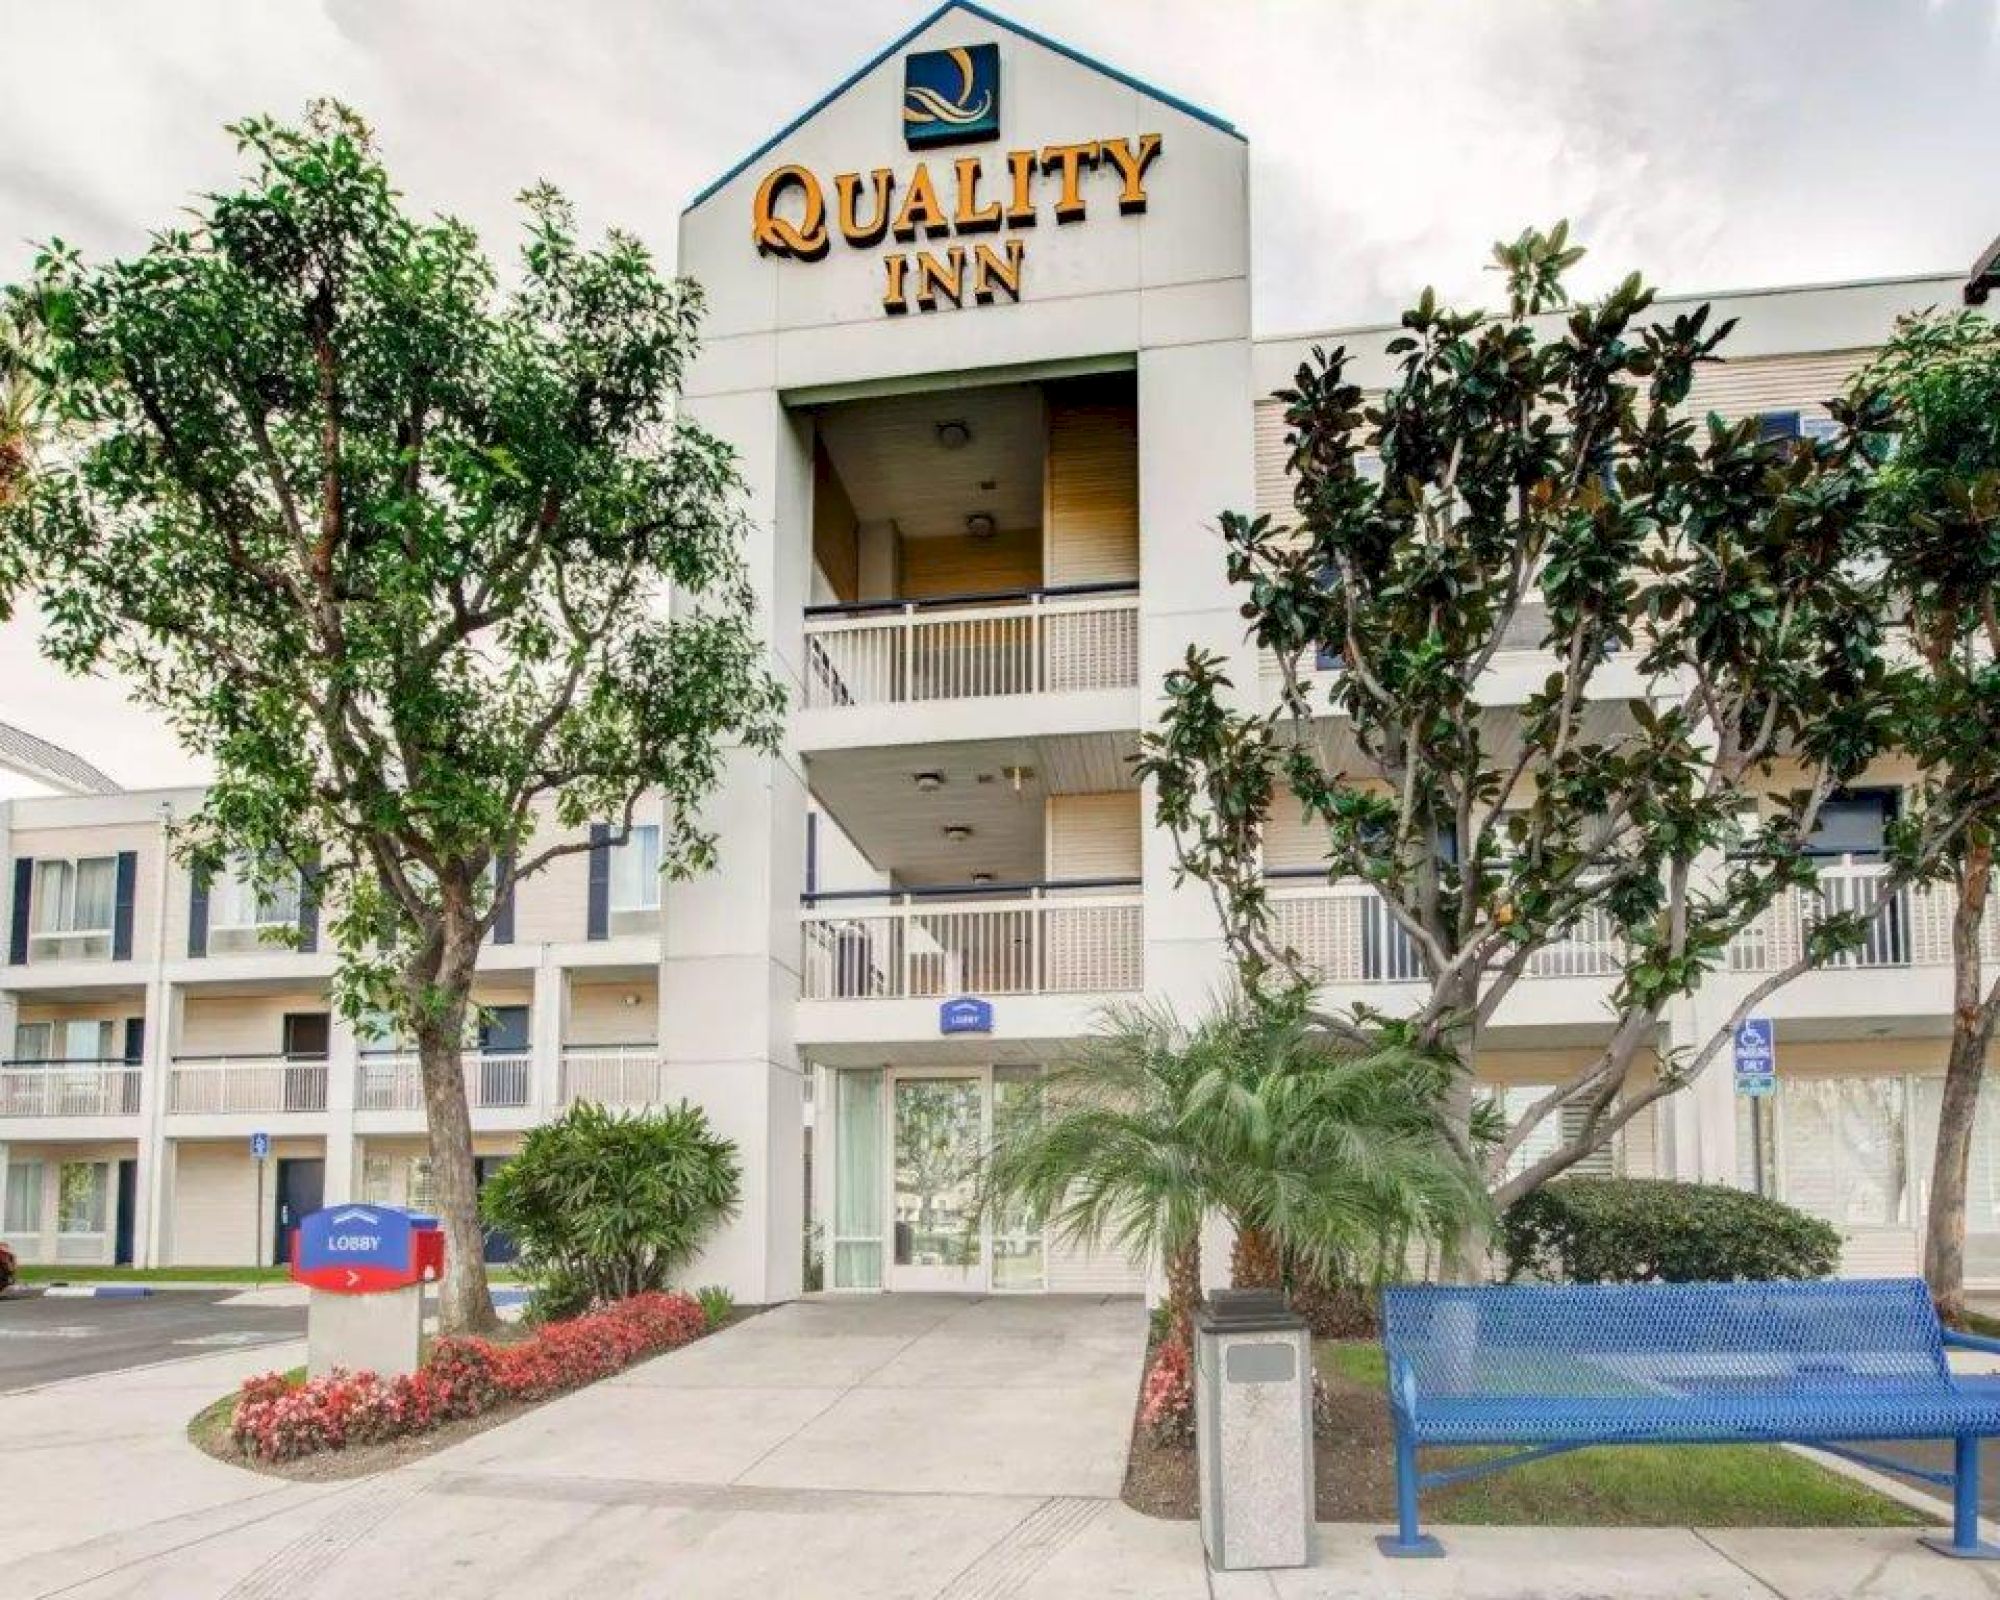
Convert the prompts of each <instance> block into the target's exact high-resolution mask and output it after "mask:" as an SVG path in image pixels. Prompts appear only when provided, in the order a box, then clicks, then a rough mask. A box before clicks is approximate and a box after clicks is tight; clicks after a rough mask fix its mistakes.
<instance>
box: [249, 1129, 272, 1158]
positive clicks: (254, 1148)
mask: <svg viewBox="0 0 2000 1600" xmlns="http://www.w3.org/2000/svg"><path fill="white" fill-rule="evenodd" d="M270 1153H271V1136H270V1135H269V1134H268V1133H253V1134H251V1135H250V1156H251V1159H252V1160H255V1161H262V1160H263V1159H264V1158H265V1157H266V1156H268V1155H269V1154H270Z"/></svg>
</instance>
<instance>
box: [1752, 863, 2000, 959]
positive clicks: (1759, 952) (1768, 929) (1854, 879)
mask: <svg viewBox="0 0 2000 1600" xmlns="http://www.w3.org/2000/svg"><path fill="white" fill-rule="evenodd" d="M1888 875H1889V868H1888V867H1887V865H1885V864H1884V863H1882V862H1879V861H1856V860H1854V859H1853V858H1852V857H1842V858H1841V859H1840V860H1839V861H1837V862H1833V863H1830V864H1829V865H1826V866H1823V867H1821V868H1820V869H1819V873H1818V880H1817V883H1816V884H1815V886H1814V887H1812V888H1810V889H1789V890H1787V891H1786V892H1785V893H1784V894H1782V895H1780V896H1779V898H1778V900H1777V901H1776V902H1775V903H1774V904H1773V905H1772V906H1771V908H1770V909H1769V910H1768V911H1766V912H1765V913H1764V914H1763V915H1762V916H1760V917H1759V918H1757V920H1756V921H1755V922H1753V923H1751V924H1750V926H1749V927H1747V928H1745V929H1744V930H1743V931H1742V932H1741V933H1739V934H1738V935H1737V936H1736V937H1735V938H1734V939H1733V940H1731V941H1730V945H1729V966H1730V969H1731V970H1732V971H1735V972H1775V971H1777V970H1778V969H1779V968H1781V967H1787V966H1790V965H1791V964H1792V963H1793V962H1794V961H1796V960H1798V958H1799V956H1800V954H1801V952H1802V951H1803V950H1804V949H1805V940H1806V935H1807V933H1808V931H1809V930H1810V929H1811V928H1812V925H1813V923H1814V922H1815V921H1817V920H1818V919H1819V918H1820V917H1821V916H1823V915H1825V914H1827V913H1829V912H1836V913H1837V912H1859V913H1862V914H1866V913H1867V912H1868V911H1869V910H1870V909H1872V908H1873V907H1874V905H1875V903H1876V901H1877V899H1878V898H1879V897H1880V896H1881V893H1882V882H1883V880H1884V879H1885V878H1886V877H1887V876H1888ZM1956 900H1957V889H1956V887H1955V886H1954V885H1953V884H1950V883H1927V884H1918V885H1915V886H1913V887H1905V888H1902V889H1899V890H1897V891H1896V892H1895V893H1894V894H1893V895H1892V896H1891V897H1890V901H1889V904H1888V905H1887V906H1885V907H1883V909H1882V911H1881V913H1880V914H1879V915H1878V916H1877V917H1876V918H1875V919H1874V921H1872V922H1871V923H1870V924H1869V925H1868V931H1867V935H1866V937H1865V938H1864V939H1863V940H1862V942H1861V945H1860V947H1859V948H1858V949H1855V950H1848V951H1844V952H1842V953H1841V954H1840V955H1837V956H1835V957H1833V958H1832V959H1831V960H1829V961H1827V962H1825V963H1823V965H1824V966H1825V967H1826V968H1829V969H1832V970H1836V971H1838V970H1854V969H1867V968H1882V967H1948V966H1950V965H1951V919H1952V912H1953V909H1954V906H1955V903H1956ZM1980 946H1981V950H1982V953H1983V954H1984V956H1985V958H1986V959H1987V960H1988V961H1996V960H2000V920H1996V919H1995V918H1993V917H1988V918H1986V920H1985V922H1984V924H1983V925H1982V927H1981V929H1980Z"/></svg>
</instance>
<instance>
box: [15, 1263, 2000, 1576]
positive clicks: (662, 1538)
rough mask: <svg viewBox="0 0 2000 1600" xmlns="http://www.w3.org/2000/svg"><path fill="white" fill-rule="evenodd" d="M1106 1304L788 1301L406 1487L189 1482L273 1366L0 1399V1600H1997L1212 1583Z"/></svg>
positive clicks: (1475, 1540) (1851, 1541)
mask: <svg viewBox="0 0 2000 1600" xmlns="http://www.w3.org/2000/svg"><path fill="white" fill-rule="evenodd" d="M1143 1338H1144V1316H1143V1313H1142V1312H1141V1310H1140V1308H1139V1307H1138V1305H1137V1304H1136V1303H1134V1302H1131V1301H1118V1300H1086V1299H1060V1298H1051V1299H1032V1300H1028V1299H1023V1300H1001V1299H989V1300H972V1299H965V1298H928V1297H926V1298H911V1297H888V1298H882V1299H867V1300H853V1299H848V1300H843V1299H815V1300H807V1301H802V1302H799V1303H797V1304H794V1305H789V1306H785V1307H781V1308H779V1309H778V1310H775V1311H773V1312H770V1313H767V1314H766V1315H764V1316H762V1317H757V1318H754V1319H752V1320H750V1321H748V1322H745V1323H743V1324H741V1325H739V1326H737V1327H735V1328H732V1329H730V1330H728V1331H727V1332H725V1333H722V1334H719V1335H717V1336H715V1337H714V1338H712V1339H708V1340H704V1341H702V1342H701V1343H700V1344H697V1345H695V1346H693V1347H691V1348H689V1349H687V1350H683V1351H679V1352H676V1353H674V1354H671V1355H667V1356H662V1357H659V1358H658V1359H656V1360H654V1361H651V1362H648V1363H645V1364H644V1365H642V1366H640V1367H636V1368H634V1369H633V1370H632V1371H630V1372H627V1373H624V1374H621V1375H620V1376H619V1377H617V1378H613V1379H610V1380H608V1381H607V1382H605V1383H602V1384H598V1385H596V1386H594V1387H593V1388H590V1389H586V1390H582V1391H580V1392H578V1393H576V1394H573V1395H569V1396H566V1397H565V1398H563V1399H561V1400H557V1401H554V1402H552V1403H550V1404H549V1405H546V1406H544V1407H541V1408H540V1409H538V1410H537V1411H535V1412H534V1413H532V1414H531V1415H529V1416H526V1417H523V1418H521V1419H519V1420H517V1421H515V1422H512V1423H509V1424H507V1425H506V1426H504V1427H501V1428H495V1429H492V1430H491V1431H489V1432H487V1433H484V1434H481V1435H478V1436H477V1437H475V1438H473V1439H469V1440H467V1441H466V1442H465V1443H464V1444H461V1445H458V1446H455V1447H454V1448H452V1449H450V1450H447V1451H442V1452H440V1453H439V1454H437V1455H435V1456H433V1457H430V1458H429V1459H428V1460H426V1461H424V1462H422V1463H419V1464H417V1465H415V1466H411V1467H406V1468H403V1469H401V1470H399V1471H396V1472H392V1473H385V1474H383V1475H381V1476H379V1477H376V1478H372V1479H365V1480H360V1481H357V1482H351V1483H345V1484H331V1485H308V1484H288V1483H283V1482H279V1481H277V1480H274V1479H269V1478H262V1477H258V1476H255V1475H253V1474H250V1473H247V1472H241V1471H238V1470H236V1469H233V1468H230V1467H226V1466H223V1465H221V1464H219V1463H216V1462H212V1461H210V1460H208V1459H207V1458H206V1457H203V1456H201V1455H200V1454H199V1453H198V1452H196V1451H195V1450H194V1449H193V1447H192V1446H191V1445H188V1444H187V1443H186V1441H185V1439H184V1438H183V1437H182V1433H181V1430H182V1427H183V1426H184V1424H185V1422H186V1420H187V1418H188V1416H189V1415H190V1414H191V1413H192V1412H193V1411H194V1410H195V1409H197V1407H198V1406H199V1405H201V1404H202V1403H203V1402H205V1401H206V1400H208V1399H211V1398H213V1397H214V1396H215V1395H217V1394H218V1393H221V1392H223V1391H224V1390H226V1389H227V1388H228V1387H230V1385H231V1384H233V1383H234V1382H236V1381H237V1380H238V1379H240V1378H241V1377H242V1376H243V1375H244V1374H245V1373H247V1372H249V1371H254V1370H262V1369H264V1368H267V1367H269V1366H271V1365H274V1364H277V1365H282V1364H284V1363H285V1362H286V1361H289V1360H296V1359H297V1354H296V1347H292V1348H291V1349H276V1348H266V1349H264V1350H259V1351H251V1352H233V1353H231V1354H230V1355H228V1356H218V1357H206V1358H202V1359H200V1360H197V1361H189V1362H183V1363H178V1364H176V1365H174V1366H172V1367H162V1368H154V1369H150V1370H147V1371H139V1372H131V1373H122V1374H116V1375H112V1376H108V1377H100V1378H93V1379H89V1380H82V1381H79V1382H77V1383H72V1384H63V1385H57V1386H53V1387H51V1388H48V1389H44V1390H39V1391H34V1392H31V1393H28V1394H23V1395H16V1396H10V1397H7V1399H6V1400H5V1401H4V1402H0V1412H4V1416H0V1422H4V1426H0V1506H4V1507H5V1508H6V1520H7V1527H8V1543H9V1548H8V1551H7V1555H6V1558H5V1560H4V1562H0V1600H17V1597H18V1600H29V1597H40V1596H50V1595H56V1594H61V1595H64V1596H75V1597H85V1600H110V1597H112V1596H121V1597H127V1596H160V1597H168V1596H171V1597H173V1600H206V1597H211V1596H214V1597H227V1600H278V1597H284V1600H332V1597H343V1596H351V1597H356V1600H395V1597H398V1596H417V1597H422V1600H448V1597H456V1596H461V1595H463V1596H474V1595H484V1594H489V1593H504V1594H507V1595H509V1596H580V1597H588V1600H623V1597H627V1596H630V1597H634V1600H638V1597H645V1600H651V1597H654V1596H671V1597H672V1600H708V1597H711V1596H712V1597H717V1600H721V1597H730V1600H741V1597H747V1600H780V1597H782V1600H815V1597H821V1596H826V1597H833V1596H865V1597H869V1600H875V1597H908V1600H1001V1597H1010V1600H1011V1597H1020V1600H1057V1597H1077V1600H1117V1597H1123V1596H1131V1597H1146V1600H1336V1597H1339V1600H1348V1597H1361V1596H1368V1597H1376V1596H1381V1597H1385V1600H1387V1597H1400V1596H1408V1597H1411V1600H1573V1597H1584V1596H1593V1597H1594V1596H1614V1595H1615V1596H1618V1597H1620V1600H1669V1597H1671V1600H1695V1597H1702V1600H1707V1597H1713V1600H1771V1597H1773V1596H1777V1597H1779V1600H1836V1597H1838V1600H1849V1597H1858V1600H2000V1571H1996V1570H1995V1569H1993V1568H1989V1567H1983V1566H1971V1565H1963V1564H1959V1563H1954V1562H1948V1561H1945V1560H1942V1559H1941V1558H1939V1557H1936V1556H1933V1555H1930V1554H1929V1553H1927V1552H1925V1551H1923V1550H1921V1549H1920V1548H1919V1547H1918V1546H1917V1545H1916V1543H1915V1539H1914V1537H1913V1535H1912V1534H1911V1533H1910V1532H1909V1531H1907V1530H1893V1529H1892V1530H1879V1531H1877V1530H1871V1531H1866V1532H1852V1533H1848V1532H1839V1531H1765V1530H1732V1531H1727V1532H1707V1533H1704V1532H1697V1531H1693V1530H1686V1529H1630V1528H1595V1529H1521V1528H1446V1529H1441V1530H1440V1532H1441V1533H1442V1534H1443V1536H1444V1538H1445V1540H1446V1543H1447V1546H1448V1548H1449V1551H1450V1554H1449V1556H1448V1557H1447V1559H1445V1560H1443V1561H1433V1562H1387V1561H1384V1560H1383V1559H1382V1558H1381V1557H1379V1556H1378V1555H1377V1554H1376V1552H1375V1548H1374V1536H1375V1534H1376V1533H1377V1532H1379V1531H1380V1530H1379V1529H1376V1528H1373V1527H1365V1528H1364V1527H1350V1526H1327V1527H1322V1528H1321V1529H1320V1531H1319V1560H1318V1562H1317V1564H1316V1565H1315V1566H1313V1567H1312V1568H1309V1569H1305V1570H1302V1571H1298V1572H1284V1573H1272V1574H1264V1573H1251V1574H1227V1575H1222V1574H1210V1573H1208V1572H1207V1570H1206V1567H1205V1564H1204V1562H1203V1560H1202V1554H1201V1544H1200V1538H1199V1535H1198V1533H1197V1531H1196V1530H1195V1528H1194V1527H1193V1525H1191V1524H1188V1523H1174V1522H1158V1521H1154V1520H1151V1519H1149V1518H1146V1517H1142V1516H1140V1515H1139V1514H1138V1513H1136V1512H1134V1511H1131V1510H1130V1509H1128V1508H1127V1507H1126V1506H1125V1505H1123V1504H1122V1503H1121V1502H1120V1501H1119V1500H1118V1499H1117V1494H1118V1489H1119V1485H1120V1481H1121V1479H1122V1476H1123V1469H1124V1459H1125V1446H1126V1435H1127V1430H1128V1428H1129V1425H1130V1420H1131V1411H1132V1404H1133V1399H1134V1395H1135V1391H1136V1387H1137V1384H1138V1378H1139V1364H1140V1355H1141V1347H1142V1343H1143Z"/></svg>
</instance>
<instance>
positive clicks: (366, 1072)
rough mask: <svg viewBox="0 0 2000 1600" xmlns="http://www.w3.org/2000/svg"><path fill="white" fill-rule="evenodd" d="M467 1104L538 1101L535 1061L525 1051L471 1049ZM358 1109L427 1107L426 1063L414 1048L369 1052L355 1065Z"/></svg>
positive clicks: (490, 1107) (511, 1105) (494, 1107)
mask: <svg viewBox="0 0 2000 1600" xmlns="http://www.w3.org/2000/svg"><path fill="white" fill-rule="evenodd" d="M463 1068H464V1072H465V1102H466V1104H467V1105H468V1106H469V1107H471V1108H472V1109H473V1110H475V1111H505V1110H519V1109H521V1108H523V1107H526V1106H528V1105H529V1104H531V1103H532V1102H533V1099H534V1087H535V1061H534V1056H533V1054H532V1053H530V1052H529V1051H525V1050H468V1051H466V1052H465V1055H464V1058H463ZM354 1109H355V1110H356V1111H416V1112H420V1111H422V1110H423V1109H424V1073H423V1064H422V1062H421V1061H419V1060H418V1058H417V1056H416V1054H415V1052H413V1051H398V1052H394V1053H387V1054H385V1053H379V1052H368V1053H365V1054H363V1055H362V1057H361V1059H360V1061H359V1062H358V1063H357V1065H356V1067H355V1079H354Z"/></svg>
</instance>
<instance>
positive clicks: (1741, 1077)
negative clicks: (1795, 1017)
mask: <svg viewBox="0 0 2000 1600" xmlns="http://www.w3.org/2000/svg"><path fill="white" fill-rule="evenodd" d="M1735 1044H1736V1088H1737V1091H1738V1093H1741V1094H1749V1095H1767V1094H1769V1093H1770V1092H1771V1091H1772V1089H1773V1088H1775V1087H1776V1086H1777V1081H1778V1036H1777V1029H1776V1028H1775V1027H1773V1026H1772V1023H1771V1019H1770V1018H1769V1017H1746V1018H1744V1020H1743V1021H1742V1022H1740V1023H1738V1024H1737V1027H1736V1041H1735Z"/></svg>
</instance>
